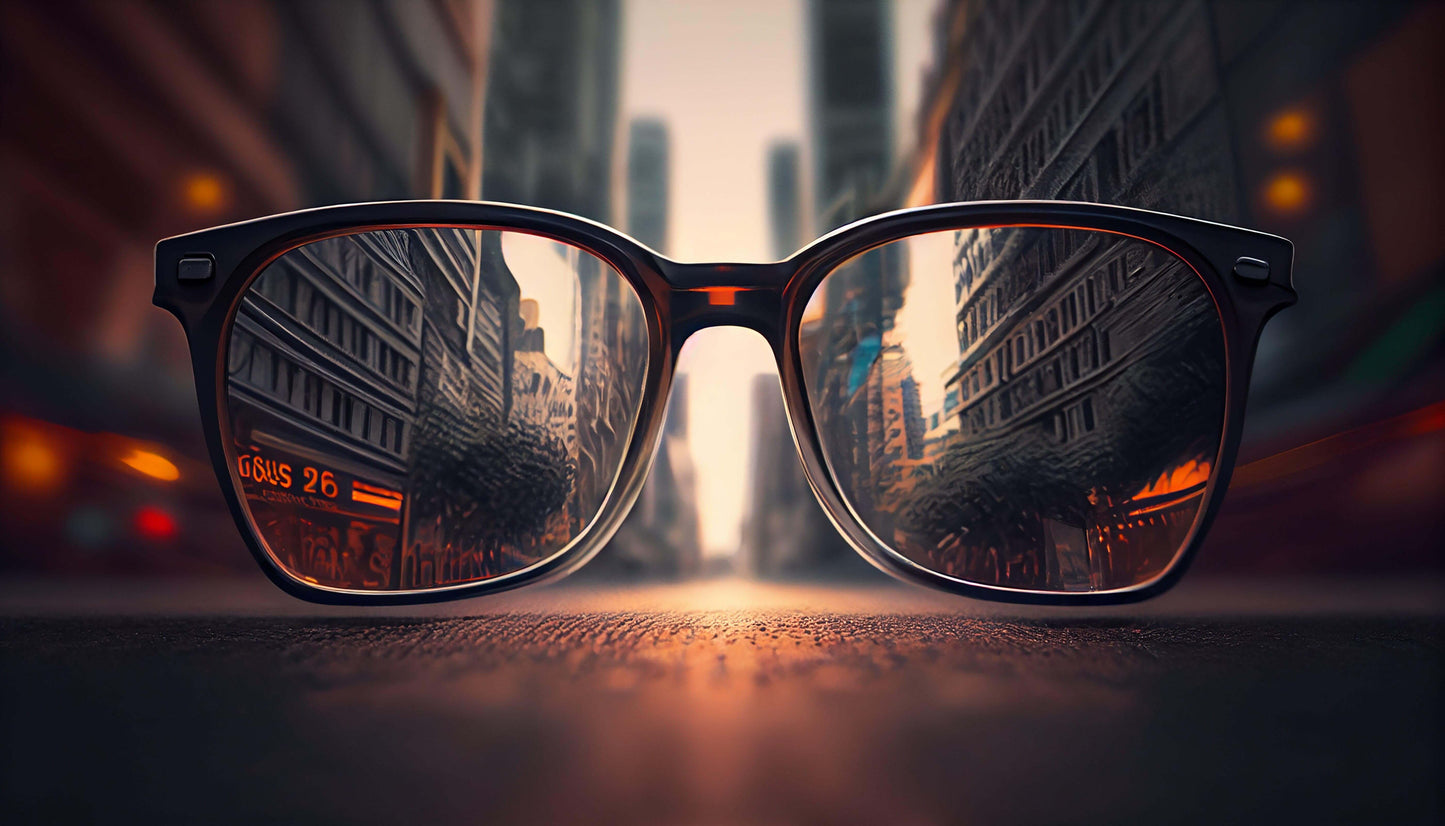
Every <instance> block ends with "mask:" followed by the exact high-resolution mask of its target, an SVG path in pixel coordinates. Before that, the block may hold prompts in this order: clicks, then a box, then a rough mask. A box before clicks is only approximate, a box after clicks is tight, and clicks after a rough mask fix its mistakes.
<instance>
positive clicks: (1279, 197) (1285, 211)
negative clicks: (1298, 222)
mask: <svg viewBox="0 0 1445 826" xmlns="http://www.w3.org/2000/svg"><path fill="white" fill-rule="evenodd" d="M1312 189H1313V188H1312V187H1311V186H1310V180H1309V178H1307V177H1305V176H1304V175H1303V174H1301V173H1299V172H1280V173H1277V174H1275V175H1274V176H1273V177H1272V178H1270V179H1269V180H1268V181H1266V182H1265V184H1264V189H1263V194H1264V202H1265V205H1266V206H1268V207H1269V208H1270V209H1271V210H1272V211H1274V212H1276V213H1278V214H1280V215H1296V214H1298V213H1300V212H1303V211H1304V210H1305V208H1306V207H1308V206H1309V204H1310V199H1311V198H1312V197H1313V195H1314V193H1313V191H1312Z"/></svg>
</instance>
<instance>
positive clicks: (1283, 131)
mask: <svg viewBox="0 0 1445 826" xmlns="http://www.w3.org/2000/svg"><path fill="white" fill-rule="evenodd" d="M1264 136H1265V141H1266V142H1267V143H1268V144H1269V146H1270V148H1272V149H1277V150H1289V149H1299V148H1302V147H1304V146H1307V145H1308V144H1309V143H1310V142H1311V141H1312V140H1314V136H1315V119H1314V115H1313V114H1312V113H1311V112H1310V111H1309V110H1307V109H1286V110H1284V111H1283V112H1280V113H1279V114H1277V115H1275V116H1274V117H1273V118H1271V119H1270V121H1269V123H1268V125H1267V126H1266V127H1265V131H1264Z"/></svg>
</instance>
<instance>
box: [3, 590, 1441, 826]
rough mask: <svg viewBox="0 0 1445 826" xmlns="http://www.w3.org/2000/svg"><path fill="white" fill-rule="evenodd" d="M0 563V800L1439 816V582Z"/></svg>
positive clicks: (339, 809) (9, 804)
mask: <svg viewBox="0 0 1445 826" xmlns="http://www.w3.org/2000/svg"><path fill="white" fill-rule="evenodd" d="M268 588H269V586H266V585H264V584H263V585H253V584H245V585H233V584H224V583H219V584H218V583H211V584H205V583H202V584H174V585H165V584H152V585H144V584H139V583H110V584H95V585H91V586H75V585H67V586H55V585H53V584H48V583H14V582H12V583H0V726H3V731H0V733H3V743H4V749H3V757H0V794H3V809H0V821H3V822H6V823H27V822H45V823H51V822H69V821H80V822H89V821H94V822H128V821H143V822H167V821H173V822H184V823H211V822H214V823H223V822H224V823H260V822H320V823H418V824H421V823H524V822H538V823H566V822H586V823H682V824H728V823H749V824H751V823H758V824H771V823H779V824H782V823H898V824H911V823H918V824H931V823H1124V822H1136V823H1186V822H1254V821H1274V820H1277V821H1285V822H1313V823H1319V822H1368V823H1411V822H1420V823H1436V822H1440V819H1441V815H1442V800H1441V791H1440V785H1439V783H1440V779H1439V778H1440V777H1441V775H1442V771H1441V769H1442V765H1441V764H1442V733H1441V731H1442V728H1441V722H1442V721H1441V705H1442V703H1441V699H1442V685H1445V683H1442V676H1445V667H1442V630H1445V623H1442V613H1441V610H1440V609H1441V601H1440V594H1441V592H1440V590H1439V589H1438V588H1437V587H1433V586H1427V585H1420V584H1419V583H1415V584H1394V585H1380V586H1371V587H1369V588H1359V587H1356V588H1342V587H1340V586H1338V585H1334V586H1331V585H1313V586H1305V585H1291V586H1285V585H1282V584H1280V583H1277V582H1276V583H1269V582H1265V583H1256V584H1253V585H1249V586H1247V587H1245V586H1240V585H1227V584H1218V583H1215V584H1209V583H1204V584H1198V585H1196V584H1192V583H1189V582H1186V583H1185V585H1184V586H1182V587H1181V589H1180V590H1179V591H1177V592H1176V593H1174V594H1170V595H1167V596H1166V597H1164V598H1163V599H1162V600H1160V601H1156V602H1154V603H1150V604H1147V605H1146V606H1143V607H1138V608H1117V609H1109V610H1090V611H1087V612H1077V611H1064V610H1060V609H1042V608H1016V607H997V606H989V605H983V604H979V603H973V602H968V601H966V600H957V599H954V598H949V597H944V596H935V595H931V594H927V593H925V592H923V591H917V590H912V589H905V588H903V587H901V586H899V587H892V586H879V587H870V588H862V587H858V586H850V587H837V588H834V587H829V586H826V585H809V586H778V585H759V584H753V583H745V582H713V583H694V584H686V585H659V586H648V587H628V588H580V587H576V586H571V587H568V586H565V585H564V586H559V587H550V588H544V589H540V590H535V591H526V590H524V591H521V592H516V593H513V594H506V595H502V596H499V597H496V598H493V599H483V600H473V601H470V602H464V603H458V604H453V605H449V606H440V607H431V608H424V609H386V610H384V611H359V610H354V609H327V608H319V607H315V606H308V605H305V604H302V603H298V602H294V601H291V600H290V599H289V598H288V597H285V596H284V595H281V594H279V592H277V593H273V592H272V591H270V590H267V589H268Z"/></svg>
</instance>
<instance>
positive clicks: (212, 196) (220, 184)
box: [181, 172, 228, 213]
mask: <svg viewBox="0 0 1445 826" xmlns="http://www.w3.org/2000/svg"><path fill="white" fill-rule="evenodd" d="M227 196H228V193H227V189H226V182H225V181H224V180H223V179H222V178H221V176H219V175H216V174H215V173H212V172H193V173H191V174H190V175H187V176H186V177H185V178H184V179H182V181H181V200H183V201H184V202H185V204H186V206H187V207H188V208H190V209H191V210H192V211H193V212H202V213H211V212H219V211H220V210H221V209H222V208H224V207H225V206H226V201H227Z"/></svg>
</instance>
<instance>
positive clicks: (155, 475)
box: [120, 448, 181, 482]
mask: <svg viewBox="0 0 1445 826" xmlns="http://www.w3.org/2000/svg"><path fill="white" fill-rule="evenodd" d="M120 461H121V464H123V465H125V466H126V467H128V468H130V469H131V470H134V471H135V472H136V473H140V474H143V475H145V476H149V477H151V478H152V479H159V480H161V481H162V482H174V481H176V480H177V479H179V478H181V469H180V468H178V467H176V465H175V463H174V462H172V461H171V460H170V459H167V458H166V457H164V456H162V455H160V454H159V453H152V452H151V451H149V450H141V449H140V448H136V449H134V450H132V451H131V452H130V454H129V455H128V456H123V457H121V460H120Z"/></svg>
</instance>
